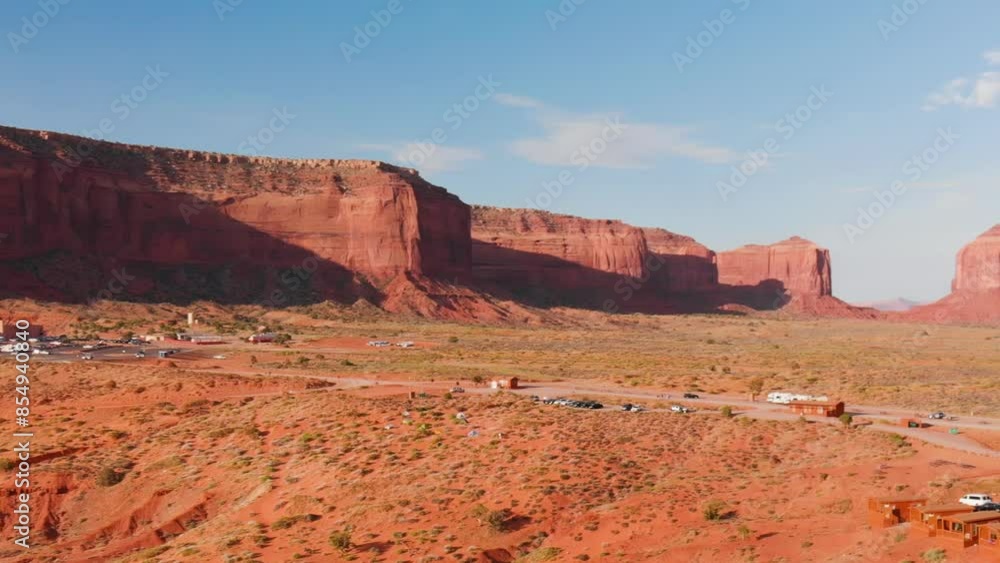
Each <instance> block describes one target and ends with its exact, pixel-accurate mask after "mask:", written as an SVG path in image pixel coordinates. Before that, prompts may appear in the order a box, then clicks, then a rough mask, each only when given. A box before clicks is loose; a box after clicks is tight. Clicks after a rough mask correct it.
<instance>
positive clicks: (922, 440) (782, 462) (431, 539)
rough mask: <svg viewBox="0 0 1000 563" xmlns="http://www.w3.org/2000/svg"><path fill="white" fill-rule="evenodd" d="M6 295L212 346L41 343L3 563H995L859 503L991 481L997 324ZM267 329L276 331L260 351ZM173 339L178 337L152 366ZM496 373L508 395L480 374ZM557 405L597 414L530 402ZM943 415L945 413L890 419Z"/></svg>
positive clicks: (53, 323) (996, 453) (59, 316)
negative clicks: (562, 400)
mask: <svg viewBox="0 0 1000 563" xmlns="http://www.w3.org/2000/svg"><path fill="white" fill-rule="evenodd" d="M4 305H5V306H6V307H7V308H11V309H17V310H19V311H21V312H23V313H24V314H27V315H36V316H37V315H42V314H44V315H45V316H46V318H47V319H49V321H48V325H47V330H48V331H49V332H50V333H51V334H67V335H71V336H77V337H81V338H82V337H86V338H101V339H105V340H109V341H110V340H114V339H117V338H119V337H120V336H121V335H123V334H125V333H132V334H144V333H153V332H157V331H164V330H165V329H174V328H177V327H179V326H182V325H183V324H184V319H185V315H186V313H187V312H194V313H195V315H196V318H197V319H198V320H199V322H200V323H203V324H204V325H205V326H206V327H207V326H211V327H213V329H214V330H215V331H217V332H218V333H219V334H220V335H222V336H223V340H224V341H223V342H222V343H221V344H216V345H211V346H195V345H193V344H192V343H190V342H177V341H169V340H168V341H164V342H155V343H150V344H148V345H143V346H141V347H136V346H132V345H123V344H122V345H120V344H112V345H110V346H109V347H108V349H107V350H102V351H95V352H94V353H93V354H94V357H93V359H92V360H89V361H81V360H80V359H79V357H78V355H79V351H78V350H77V351H72V352H69V351H63V352H56V353H53V354H51V355H45V356H35V357H34V358H33V359H32V367H31V370H32V373H33V376H32V377H33V380H34V387H33V393H34V397H35V405H36V406H35V409H34V411H33V413H34V414H33V416H34V418H35V421H34V425H35V438H34V447H35V448H36V451H34V452H33V456H34V457H33V465H32V480H33V483H34V487H35V488H34V492H35V495H36V496H35V498H36V500H35V503H36V508H35V515H34V517H35V519H36V526H37V527H36V529H35V530H34V534H35V537H34V539H33V541H34V542H35V544H36V545H35V546H34V547H33V548H32V551H31V552H30V555H25V554H24V553H21V552H20V551H18V550H17V549H9V548H8V549H5V550H4V551H3V552H0V558H2V559H4V560H8V561H52V562H55V561H67V562H72V561H162V562H167V561H171V562H173V561H229V562H235V561H276V562H277V561H298V560H301V561H372V562H374V561H383V562H403V561H412V562H418V561H419V562H425V561H458V562H473V561H475V562H488V561H521V562H535V561H704V562H714V561H747V562H754V561H756V562H798V561H817V562H831V561H845V562H846V561H871V562H887V563H888V562H901V561H944V560H947V561H968V562H972V561H991V559H990V557H995V556H991V555H990V553H989V552H987V551H984V550H983V548H982V546H977V547H972V548H968V549H963V548H962V546H961V545H960V544H955V545H951V544H949V543H947V542H943V540H942V539H941V538H928V537H926V535H925V534H922V533H920V532H919V530H916V529H913V528H912V527H911V525H910V524H904V525H902V526H897V527H893V528H887V529H873V528H872V527H871V526H870V525H869V524H868V521H867V517H866V511H867V499H868V498H869V497H873V496H894V495H895V496H906V495H913V496H925V497H927V498H929V499H931V501H934V502H936V501H941V502H954V501H956V500H957V499H958V497H960V496H961V495H962V494H965V493H966V492H975V491H984V492H992V493H993V494H994V495H996V494H997V493H998V492H1000V402H998V401H996V400H995V397H996V395H997V392H998V390H1000V380H998V379H997V378H996V376H995V367H996V366H997V365H1000V332H998V331H997V329H996V328H990V327H982V326H980V327H976V326H958V325H921V324H916V323H901V322H884V321H872V320H852V319H812V318H802V317H797V316H794V315H788V314H784V313H781V312H774V313H759V314H755V315H752V316H744V315H738V314H733V315H726V314H718V315H685V316H654V315H642V314H633V315H606V314H604V313H598V312H586V311H579V310H569V309H551V310H548V311H546V312H545V314H546V315H548V317H547V319H546V321H547V322H546V323H545V324H544V325H524V326H518V325H513V324H502V325H489V324H470V323H454V322H448V321H435V320H428V319H422V318H418V317H408V316H400V315H388V314H386V313H384V312H382V311H380V310H377V309H374V308H369V307H365V306H363V305H355V306H342V305H338V304H333V303H318V304H313V305H307V306H301V307H290V308H287V309H283V310H271V309H265V308H261V307H255V306H233V307H223V306H220V305H218V304H213V303H207V302H206V303H196V304H193V305H192V306H189V307H183V308H182V307H179V306H174V305H150V304H130V303H114V302H104V303H98V304H95V305H94V306H92V307H88V308H81V307H77V306H74V305H52V304H38V303H34V302H31V301H13V300H10V301H7V302H5V303H4ZM256 325H266V326H268V327H272V328H274V329H275V330H276V331H278V332H280V333H282V334H288V335H289V336H290V339H289V340H288V341H287V342H285V343H283V344H276V343H262V344H250V343H248V342H246V339H245V336H246V327H250V326H256ZM373 340H385V341H389V342H391V343H393V344H396V343H399V342H404V341H405V342H412V343H413V347H411V348H401V347H399V346H396V345H392V346H388V347H384V348H376V347H372V346H368V345H367V343H368V342H370V341H373ZM119 347H121V348H123V349H122V350H119V349H118V348H119ZM168 347H169V348H172V349H176V350H178V352H177V353H176V354H174V355H172V356H170V357H169V358H165V359H161V358H158V357H157V354H155V353H153V352H154V351H155V350H156V349H157V348H159V349H163V348H168ZM137 348H141V349H143V350H144V351H145V352H146V353H147V356H146V357H145V358H136V357H134V354H133V353H132V352H133V351H134V350H136V349H137ZM2 369H5V370H6V371H11V370H12V369H13V364H12V362H11V361H8V360H4V363H3V364H2ZM991 374H992V375H991ZM511 377H516V378H519V382H520V385H519V387H520V388H519V389H515V390H503V389H500V390H497V389H491V388H490V387H489V385H488V382H490V381H491V380H495V379H500V378H503V379H508V378H511ZM455 387H460V388H461V390H462V391H461V392H459V391H457V390H455V389H454V388H455ZM755 390H762V391H761V393H762V394H766V393H767V392H768V391H771V390H794V391H799V392H803V393H810V394H817V395H818V394H823V395H828V396H830V397H837V398H840V399H843V400H844V401H846V403H847V411H848V413H850V414H852V416H853V421H851V423H850V424H849V425H848V424H845V423H844V422H842V421H840V420H838V419H823V418H818V417H800V416H797V415H794V414H791V413H790V412H789V411H788V407H787V406H784V405H772V404H768V403H766V402H765V401H764V398H763V396H761V393H759V394H758V396H757V397H755V398H752V397H751V394H752V393H753V392H754V391H755ZM453 391H454V392H453ZM686 392H687V393H695V394H697V395H698V396H699V398H698V399H684V398H683V397H682V394H683V393H686ZM533 396H534V397H533ZM557 396H558V397H569V398H574V399H592V400H598V401H601V402H602V403H603V404H604V408H603V409H600V410H590V409H575V408H570V407H565V406H557V405H550V404H543V403H542V402H541V401H539V400H537V399H541V398H543V397H557ZM624 403H632V404H641V405H642V406H643V407H645V409H646V410H645V411H644V412H637V413H634V412H623V411H622V410H621V409H620V405H622V404H624ZM673 405H684V406H688V407H691V408H692V409H694V410H693V412H689V413H675V412H670V407H671V406H673ZM726 407H728V408H726ZM932 411H943V412H947V413H948V414H949V415H950V416H951V417H952V418H953V420H946V421H929V422H932V423H933V424H932V425H930V426H929V427H926V428H921V429H910V428H905V427H903V426H902V425H901V424H900V420H901V419H905V418H908V417H920V418H923V419H926V416H927V414H928V413H930V412H932ZM460 413H461V414H460ZM10 422H11V421H8V420H4V421H3V423H4V424H6V423H10ZM11 465H12V462H7V463H5V467H6V468H8V469H10V467H11ZM10 525H11V523H10V521H9V520H7V521H5V522H4V523H3V532H4V534H5V535H9V534H10V533H11V529H10Z"/></svg>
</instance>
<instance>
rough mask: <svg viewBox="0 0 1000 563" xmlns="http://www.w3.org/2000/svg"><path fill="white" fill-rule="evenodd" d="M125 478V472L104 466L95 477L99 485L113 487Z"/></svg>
mask: <svg viewBox="0 0 1000 563" xmlns="http://www.w3.org/2000/svg"><path fill="white" fill-rule="evenodd" d="M124 479H125V474H124V473H119V472H118V471H115V469H114V468H112V467H102V468H101V470H100V471H98V472H97V477H96V478H95V480H96V481H97V485H98V486H99V487H113V486H115V485H117V484H118V483H121V482H122V480H124Z"/></svg>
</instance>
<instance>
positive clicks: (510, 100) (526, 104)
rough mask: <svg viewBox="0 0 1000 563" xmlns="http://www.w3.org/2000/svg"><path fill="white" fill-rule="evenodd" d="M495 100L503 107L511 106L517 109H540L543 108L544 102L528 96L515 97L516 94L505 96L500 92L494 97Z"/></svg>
mask: <svg viewBox="0 0 1000 563" xmlns="http://www.w3.org/2000/svg"><path fill="white" fill-rule="evenodd" d="M493 99H494V100H495V101H496V102H497V103H498V104H501V105H504V106H510V107H515V108H540V107H542V102H540V101H538V100H536V99H534V98H529V97H527V96H515V95H514V94H505V93H503V92H500V93H498V94H496V95H495V96H493Z"/></svg>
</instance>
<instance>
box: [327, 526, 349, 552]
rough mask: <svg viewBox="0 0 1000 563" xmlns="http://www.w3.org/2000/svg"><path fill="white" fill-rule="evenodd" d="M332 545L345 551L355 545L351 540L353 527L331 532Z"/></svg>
mask: <svg viewBox="0 0 1000 563" xmlns="http://www.w3.org/2000/svg"><path fill="white" fill-rule="evenodd" d="M329 540H330V545H332V546H333V547H335V548H336V549H337V550H338V551H341V552H345V551H348V550H350V549H351V547H352V546H353V545H354V544H353V543H352V542H351V529H350V528H345V529H343V530H334V531H333V532H330V538H329Z"/></svg>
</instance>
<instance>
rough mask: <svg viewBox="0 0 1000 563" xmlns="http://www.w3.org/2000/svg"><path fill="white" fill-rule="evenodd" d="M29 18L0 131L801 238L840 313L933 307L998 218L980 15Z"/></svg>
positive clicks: (335, 9) (575, 8) (715, 231)
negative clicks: (357, 172) (332, 165)
mask: <svg viewBox="0 0 1000 563" xmlns="http://www.w3.org/2000/svg"><path fill="white" fill-rule="evenodd" d="M51 1H52V2H53V3H54V4H57V5H58V11H55V10H53V9H52V8H50V11H53V12H55V13H54V15H52V16H51V17H50V16H48V15H47V14H46V15H44V16H40V15H38V14H39V13H43V12H42V10H43V8H42V7H40V4H39V3H37V2H36V1H23V2H22V1H19V2H5V3H3V4H2V5H0V22H2V25H0V30H2V31H3V32H4V35H5V41H4V44H3V45H0V64H2V65H3V68H4V69H5V72H4V80H3V81H2V82H0V99H2V104H0V123H4V124H9V125H14V126H20V127H27V128H33V129H46V130H57V131H65V132H71V133H77V134H81V133H87V132H90V133H92V134H95V130H99V128H100V126H101V124H102V121H103V122H104V125H111V127H109V129H110V131H108V132H107V133H101V134H102V135H104V136H106V137H107V138H108V139H110V140H115V141H123V142H132V143H142V144H155V145H166V146H174V147H185V148H194V149H204V150H213V151H223V152H243V153H247V152H248V151H251V152H260V153H261V154H268V155H274V156H287V157H317V158H374V159H380V160H388V161H392V162H397V163H401V164H408V165H412V166H414V167H416V168H419V169H421V170H422V172H423V174H424V176H425V177H427V178H428V179H430V180H431V181H433V182H434V183H436V184H439V185H442V186H445V187H447V188H448V189H449V190H451V191H452V192H454V193H457V194H458V195H459V196H461V197H462V199H463V200H465V201H466V202H469V203H481V204H487V205H500V206H510V207H525V206H529V205H536V206H540V207H543V208H545V209H548V210H550V211H554V212H561V213H570V214H574V215H582V216H586V217H599V218H618V219H622V220H624V221H627V222H629V223H632V224H636V225H641V226H652V227H663V228H666V229H670V230H672V231H676V232H680V233H684V234H688V235H691V236H694V237H695V238H697V239H698V240H699V241H701V242H703V243H704V244H706V245H708V246H710V247H711V248H713V249H716V250H725V249H728V248H733V247H736V246H739V245H742V244H745V243H770V242H775V241H778V240H781V239H784V238H787V237H789V236H792V235H801V236H804V237H806V238H810V239H812V240H814V241H816V242H817V243H819V244H820V245H822V246H826V247H828V248H830V249H831V251H832V252H833V268H834V291H835V293H836V294H837V295H838V296H840V297H842V298H845V299H848V300H853V301H864V300H875V299H883V298H893V297H898V296H902V297H908V298H912V299H920V300H931V299H935V298H938V297H941V296H942V295H944V294H946V293H947V292H948V290H949V284H950V281H951V278H952V275H953V270H954V259H955V254H956V253H957V251H958V249H959V248H960V247H961V246H962V245H963V244H965V243H967V242H969V241H971V240H972V239H973V238H974V237H975V236H977V235H978V234H980V233H981V232H983V231H985V230H987V229H988V228H989V227H991V226H992V225H994V224H996V223H997V222H1000V213H998V210H1000V190H998V181H1000V158H997V155H998V152H997V150H998V144H997V137H996V131H997V130H998V126H1000V35H997V33H996V23H995V22H996V21H997V20H998V18H1000V4H997V3H996V2H995V1H988V0H969V1H966V2H961V3H958V2H946V1H945V0H924V2H923V3H920V2H919V1H918V0H907V1H906V2H904V1H896V2H892V1H871V0H843V1H840V2H835V3H834V2H826V3H820V2H801V1H796V0H784V1H771V2H763V0H739V1H736V0H710V1H698V2H694V1H691V2H662V1H656V2H654V1H634V2H624V1H623V2H610V1H608V0H585V1H582V2H581V0H576V1H577V2H581V3H580V4H579V5H577V4H575V3H574V2H573V0H564V1H563V2H561V3H560V2H559V1H556V0H550V1H544V0H543V1H538V2H527V1H524V2H494V3H485V2H457V1H453V2H445V1H439V2H431V1H429V0H398V3H397V1H396V0H372V1H356V2H319V1H304V0H303V1H300V2H280V3H279V2H267V1H264V0H243V1H242V2H239V1H238V0H217V1H215V2H213V0H197V1H191V0H175V1H171V2H126V1H123V0H107V1H104V2H82V1H80V0H51ZM59 2H66V4H65V5H63V4H60V3H59ZM43 4H44V2H43ZM570 7H572V10H571V9H570ZM390 10H391V11H394V12H395V13H391V12H390ZM373 12H374V15H373ZM907 12H909V13H907ZM894 13H895V18H894ZM387 15H388V16H389V17H387ZM22 18H28V20H29V21H30V20H31V19H35V22H36V23H42V22H44V25H40V26H37V29H33V27H34V26H35V24H30V25H28V26H25V22H24V20H22ZM379 19H380V20H381V22H379V21H378V20H379ZM880 21H881V22H883V23H881V24H880ZM706 22H707V23H706ZM358 30H360V35H359V31H358ZM366 30H367V31H366ZM699 34H700V35H699ZM29 36H30V37H29ZM692 45H696V46H697V47H694V46H692ZM345 52H346V53H347V55H345ZM683 57H686V58H683ZM150 70H152V71H153V75H154V76H158V77H159V78H156V79H150V78H149V77H147V74H149V73H150ZM144 81H145V86H144V85H143V84H144ZM484 84H490V85H491V86H489V87H486V86H483V85H484ZM150 86H153V87H152V88H150ZM815 92H823V93H824V96H823V97H822V98H820V97H817V95H816V94H815ZM133 94H135V99H128V98H129V97H130V96H132V95H133ZM123 95H124V96H126V98H127V100H126V101H123V100H122V96H123ZM138 98H142V100H141V101H136V100H137V99H138ZM116 100H117V102H116ZM126 103H127V107H128V111H127V115H126V112H125V111H124V109H123V108H124V107H126ZM456 104H459V105H460V109H459V110H456V109H455V107H454V106H455V105H456ZM462 104H464V107H462V106H461V105H462ZM470 110H471V111H470ZM276 111H277V112H278V113H282V114H284V115H285V116H286V118H287V119H286V120H285V121H283V122H281V123H282V125H281V126H280V129H281V130H280V131H278V130H277V129H271V130H269V131H265V132H263V133H262V130H264V129H268V128H269V127H271V126H272V125H273V124H274V123H275V121H274V119H273V118H274V115H275V112H276ZM796 112H798V116H799V117H798V118H796V117H794V116H795V114H796ZM789 115H791V116H792V117H791V118H789V117H788V116H789ZM288 116H294V117H288ZM802 118H804V119H802ZM609 123H611V124H616V125H614V127H611V126H609ZM436 130H437V134H435V131H436ZM248 138H252V139H255V140H256V146H257V147H258V148H254V143H250V144H248V143H247V139H248ZM265 141H266V142H265ZM420 143H422V148H421V144H420ZM580 147H589V150H584V151H580V150H579V149H580ZM748 151H753V153H754V154H755V155H756V159H757V162H754V161H753V157H750V156H748ZM764 155H766V158H764ZM914 156H917V158H918V159H919V160H920V162H919V163H918V162H914V161H912V159H913V157H914ZM748 159H749V160H748ZM925 159H926V160H933V164H930V163H928V164H924V162H923V161H924V160H925ZM908 161H909V164H908ZM758 163H759V164H758ZM740 168H742V169H743V170H744V172H748V171H750V172H751V173H749V174H745V176H746V181H745V183H743V184H742V185H740V186H739V187H737V186H736V185H735V184H734V183H733V180H734V178H733V174H734V172H733V171H734V170H738V169H740ZM561 175H562V178H563V179H564V180H567V179H571V180H572V181H571V182H569V181H564V182H563V183H562V185H561V186H554V185H553V183H554V182H559V180H560V176H561ZM894 182H899V183H897V184H896V185H895V187H896V189H897V192H898V195H896V194H893V193H892V189H893V184H894ZM546 184H547V185H549V190H550V191H555V192H557V193H558V194H559V195H558V197H554V198H553V197H547V196H548V194H547V193H546V191H545V189H544V188H543V186H544V185H546ZM877 192H882V196H881V199H882V202H881V203H880V202H879V198H878V196H877V195H876V193H877ZM886 194H890V195H886ZM887 198H891V201H890V199H887ZM886 202H889V203H888V204H885V203H886ZM884 204H885V205H884ZM880 205H881V206H882V212H881V213H878V211H879V206H880ZM873 206H874V207H873ZM859 208H861V209H866V210H867V211H866V213H867V214H868V215H869V217H870V220H868V219H865V218H864V217H860V216H861V215H862V214H861V213H859ZM872 213H875V214H877V215H878V216H877V217H873V216H872ZM859 217H860V218H859Z"/></svg>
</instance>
